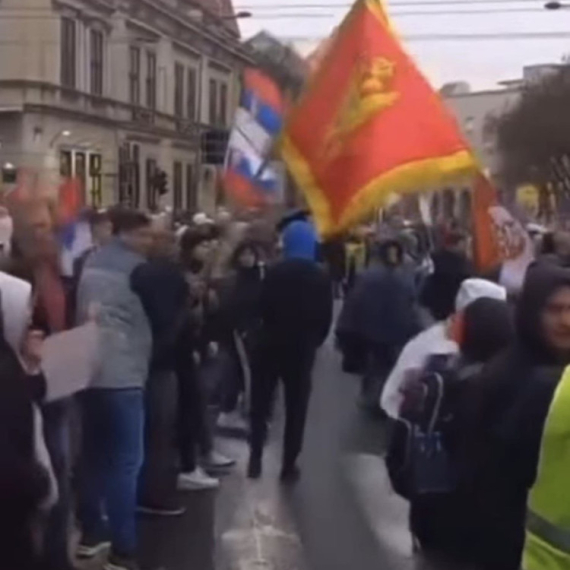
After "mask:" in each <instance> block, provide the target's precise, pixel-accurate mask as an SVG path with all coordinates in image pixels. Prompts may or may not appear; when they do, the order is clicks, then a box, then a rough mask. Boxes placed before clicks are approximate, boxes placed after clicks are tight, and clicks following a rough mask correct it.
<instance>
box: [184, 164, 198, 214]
mask: <svg viewBox="0 0 570 570" xmlns="http://www.w3.org/2000/svg"><path fill="white" fill-rule="evenodd" d="M197 208H198V196H197V195H196V184H195V180H194V165H193V164H187V165H186V209H187V210H188V211H190V212H195V211H196V210H197Z"/></svg>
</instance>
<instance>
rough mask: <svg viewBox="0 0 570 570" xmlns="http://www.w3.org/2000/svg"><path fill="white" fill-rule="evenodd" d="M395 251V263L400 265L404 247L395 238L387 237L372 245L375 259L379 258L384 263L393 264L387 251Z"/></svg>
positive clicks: (402, 259)
mask: <svg viewBox="0 0 570 570" xmlns="http://www.w3.org/2000/svg"><path fill="white" fill-rule="evenodd" d="M391 250H395V251H396V255H397V258H398V259H397V260H396V262H395V265H401V264H402V262H403V261H404V247H403V246H402V244H401V243H400V242H399V241H398V240H396V239H387V240H384V241H381V242H376V244H375V245H374V247H373V255H374V257H375V258H376V259H378V260H380V261H381V262H382V263H383V264H384V265H393V264H394V263H393V262H392V260H391V259H390V258H389V252H390V251H391Z"/></svg>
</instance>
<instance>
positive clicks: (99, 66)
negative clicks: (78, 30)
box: [90, 30, 103, 95]
mask: <svg viewBox="0 0 570 570" xmlns="http://www.w3.org/2000/svg"><path fill="white" fill-rule="evenodd" d="M90 56H91V93H92V94H93V95H103V32H100V31H99V30H91V53H90Z"/></svg>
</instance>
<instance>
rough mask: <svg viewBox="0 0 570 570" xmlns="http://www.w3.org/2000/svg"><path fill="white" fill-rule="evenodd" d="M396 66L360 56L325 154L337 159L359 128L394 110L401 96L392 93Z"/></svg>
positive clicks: (384, 61) (379, 59) (330, 133)
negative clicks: (348, 138)
mask: <svg viewBox="0 0 570 570" xmlns="http://www.w3.org/2000/svg"><path fill="white" fill-rule="evenodd" d="M395 69H396V64H395V63H394V62H392V61H390V60H388V59H386V58H385V57H375V58H370V57H361V58H360V60H359V62H358V64H357V66H356V71H355V72H354V74H353V77H352V78H351V81H350V88H349V89H348V94H347V96H346V97H345V99H344V101H343V103H342V104H341V105H340V107H339V111H338V113H337V115H336V117H335V120H334V122H333V126H332V127H331V129H330V132H329V134H328V136H327V137H326V141H325V154H327V155H328V156H329V157H331V158H332V157H334V156H336V155H338V154H339V152H341V150H342V145H343V141H344V140H345V138H346V137H348V136H350V135H351V134H352V133H353V132H354V131H355V130H356V129H358V128H359V127H361V126H362V125H364V124H365V123H367V122H368V121H370V120H371V119H373V118H374V117H376V116H377V115H378V114H379V113H380V112H382V111H383V110H384V109H387V108H388V107H391V106H392V105H393V104H394V103H395V102H396V100H397V99H398V97H399V93H397V92H396V91H393V90H391V87H390V84H391V83H392V79H393V77H394V73H395Z"/></svg>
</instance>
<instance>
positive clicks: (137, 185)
mask: <svg viewBox="0 0 570 570" xmlns="http://www.w3.org/2000/svg"><path fill="white" fill-rule="evenodd" d="M140 155H141V151H140V147H139V145H138V144H134V145H133V161H132V165H131V168H132V171H131V176H132V178H131V184H132V192H131V206H132V207H133V208H138V207H139V205H140V197H141V172H140V162H139V161H140Z"/></svg>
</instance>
